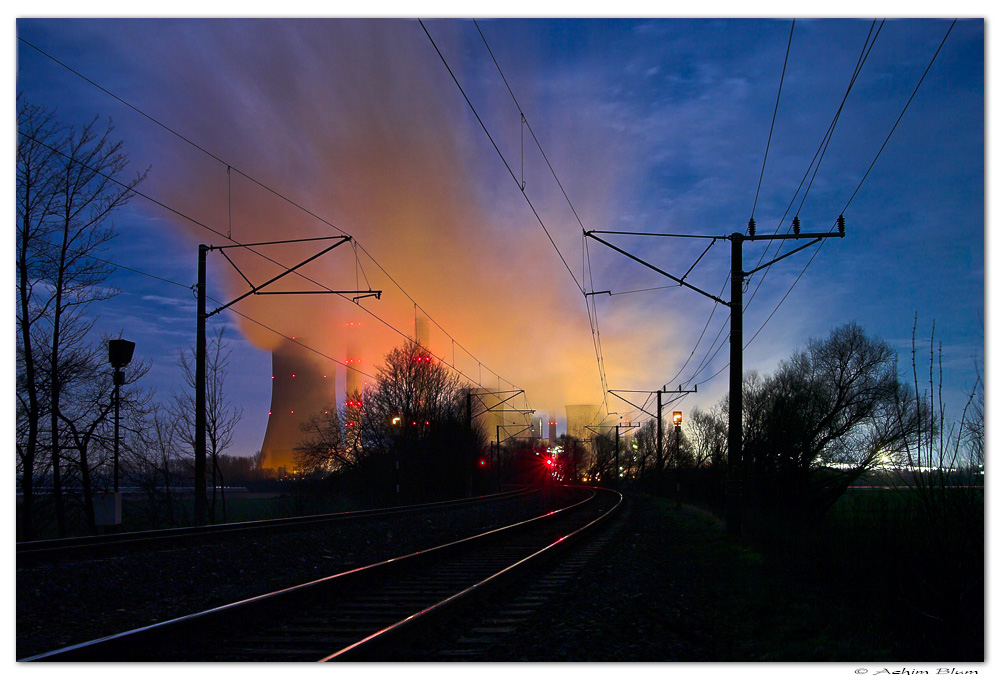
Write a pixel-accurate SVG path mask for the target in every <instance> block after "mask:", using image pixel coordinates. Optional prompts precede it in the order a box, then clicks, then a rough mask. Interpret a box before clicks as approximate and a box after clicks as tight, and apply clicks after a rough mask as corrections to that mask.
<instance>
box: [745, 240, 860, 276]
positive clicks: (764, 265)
mask: <svg viewBox="0 0 1000 680" xmlns="http://www.w3.org/2000/svg"><path fill="white" fill-rule="evenodd" d="M804 238H809V239H812V240H811V241H809V243H806V244H805V245H802V246H799V247H798V248H795V249H794V250H789V251H788V252H787V253H785V254H784V255H779V256H778V257H776V258H774V259H773V260H771V261H770V262H768V263H767V264H762V265H760V266H759V267H757V268H756V269H751V270H750V271H748V272H743V275H744V276H750V275H751V274H756V273H757V272H759V271H760V270H761V269H767V268H768V267H770V266H771V265H772V264H774V263H775V262H780V261H781V260H784V259H785V258H786V257H789V256H790V255H794V254H795V253H797V252H799V251H801V250H805V249H806V248H808V247H809V246H814V245H816V244H817V243H819V242H820V241H822V240H823V239H825V238H844V234H843V232H830V233H826V234H771V235H770V236H744V237H743V240H744V241H785V240H799V239H804Z"/></svg>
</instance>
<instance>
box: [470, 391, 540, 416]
mask: <svg viewBox="0 0 1000 680" xmlns="http://www.w3.org/2000/svg"><path fill="white" fill-rule="evenodd" d="M468 394H469V398H470V399H471V398H472V397H476V398H477V399H478V400H479V403H480V404H482V405H483V406H484V407H485V408H484V409H483V410H482V411H480V412H478V413H472V414H471V415H470V418H478V417H479V416H481V415H483V414H484V413H534V412H535V411H534V409H501V408H498V407H500V406H503V405H504V404H506V403H507V402H508V401H510V400H511V399H513V398H514V397H516V396H518V395H519V394H524V390H497V391H496V392H469V393H468ZM487 394H490V395H501V394H509V395H510V396H509V397H506V398H505V399H503V400H501V401H498V402H497V403H496V404H494V405H493V406H486V404H485V403H483V399H482V398H483V396H484V395H487ZM469 408H470V411H471V406H470V407H469Z"/></svg>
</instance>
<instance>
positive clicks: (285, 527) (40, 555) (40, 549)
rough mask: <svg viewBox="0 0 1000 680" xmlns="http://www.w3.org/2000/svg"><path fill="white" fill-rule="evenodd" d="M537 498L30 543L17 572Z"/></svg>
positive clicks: (508, 495)
mask: <svg viewBox="0 0 1000 680" xmlns="http://www.w3.org/2000/svg"><path fill="white" fill-rule="evenodd" d="M537 493H538V490H537V489H515V490H511V491H505V492H502V493H496V494H489V495H485V496H476V497H474V498H461V499H456V500H448V501H438V502H435V503H421V504H417V505H405V506H399V507H394V508H378V509H373V510H356V511H351V512H337V513H327V514H320V515H308V516H303V517H288V518H282V519H270V520H257V521H251V522H232V523H227V524H214V525H208V526H200V527H178V528H173V529H156V530H150V531H134V532H127V533H122V534H106V535H103V536H79V537H74V538H57V539H50V540H42V541H25V542H21V543H18V544H17V547H16V556H17V564H18V566H28V565H32V564H38V563H41V562H52V561H58V560H64V559H77V558H79V557H81V556H102V555H109V554H114V553H116V552H118V551H122V550H130V549H135V548H147V547H160V546H165V545H168V546H174V545H182V544H197V543H211V542H215V541H217V540H220V539H225V538H227V537H233V536H240V535H250V534H255V533H264V532H277V531H295V530H299V529H309V528H316V527H322V526H325V525H334V524H347V523H351V522H359V521H364V520H381V519H389V518H392V517H402V516H406V515H414V514H419V513H426V512H433V511H437V510H442V511H447V510H455V509H459V508H463V507H469V506H472V505H479V504H486V503H492V502H499V501H505V500H510V499H515V498H518V497H523V496H528V495H535V494H537Z"/></svg>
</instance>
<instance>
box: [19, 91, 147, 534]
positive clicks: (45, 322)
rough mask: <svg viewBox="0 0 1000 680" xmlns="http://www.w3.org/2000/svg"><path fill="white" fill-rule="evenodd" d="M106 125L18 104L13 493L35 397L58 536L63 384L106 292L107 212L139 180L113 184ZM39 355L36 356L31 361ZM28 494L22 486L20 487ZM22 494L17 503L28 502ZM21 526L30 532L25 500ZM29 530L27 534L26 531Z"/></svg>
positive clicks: (120, 155)
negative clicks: (65, 119)
mask: <svg viewBox="0 0 1000 680" xmlns="http://www.w3.org/2000/svg"><path fill="white" fill-rule="evenodd" d="M112 131H113V126H112V125H111V123H110V122H109V123H108V124H107V126H106V128H105V129H104V130H103V131H101V130H98V127H97V123H96V119H95V120H94V121H91V122H90V123H88V124H87V125H84V126H83V127H82V128H80V129H76V128H73V127H63V126H61V125H58V124H57V123H56V122H55V121H54V116H53V114H52V112H51V111H49V110H46V109H42V108H40V107H33V106H31V105H29V104H27V103H25V102H23V101H20V102H19V106H18V132H19V138H18V184H17V186H18V216H17V217H18V239H19V242H18V260H17V261H18V266H17V269H18V297H19V315H18V325H19V329H18V331H19V332H18V342H19V348H18V349H19V351H18V358H19V361H20V366H19V375H22V376H23V380H22V381H21V382H20V385H19V393H21V394H23V398H19V403H22V408H23V412H24V417H23V419H22V421H23V423H24V426H25V432H24V438H23V446H20V447H19V453H20V454H21V463H22V465H21V467H22V487H23V483H24V479H25V478H30V477H32V475H33V474H34V471H35V469H37V449H38V443H39V437H40V434H41V432H42V423H41V416H42V412H41V409H42V407H41V403H42V399H43V397H42V395H40V393H39V391H40V389H41V387H42V386H45V388H46V394H45V395H44V400H45V401H46V404H45V411H46V413H45V415H46V416H47V419H48V436H49V441H48V449H49V464H50V470H51V475H52V486H53V497H54V500H55V506H56V516H57V522H58V524H59V530H60V533H61V534H63V535H64V534H65V533H66V512H65V504H64V501H63V494H62V472H63V470H62V452H63V443H62V428H63V423H65V422H66V418H65V416H64V414H61V410H62V400H63V397H64V395H65V394H66V393H67V391H69V390H70V389H72V386H71V385H70V383H69V382H68V381H71V380H73V379H77V378H80V377H81V376H84V375H86V374H87V372H86V371H81V370H79V369H78V367H79V365H80V364H81V363H84V362H85V357H86V356H87V355H88V353H89V352H90V351H91V350H90V348H89V347H88V346H87V339H88V337H89V333H90V330H91V328H92V326H93V322H94V320H93V318H92V317H88V316H87V313H86V310H87V307H88V306H89V305H91V304H92V303H94V302H98V301H101V300H106V299H108V298H109V297H111V296H112V295H113V294H114V291H113V290H112V289H109V288H106V287H104V286H103V283H104V282H105V281H106V280H107V278H108V276H109V275H110V273H111V271H112V266H111V265H109V264H108V263H107V262H106V261H105V260H103V259H102V258H100V257H99V254H100V253H101V252H102V251H103V250H104V249H106V247H107V245H108V244H109V243H110V241H111V240H112V239H113V238H114V235H115V229H114V226H113V225H112V224H111V223H110V218H111V216H112V214H113V213H114V212H115V211H116V210H118V209H119V208H121V207H123V206H124V205H125V204H126V203H127V202H128V200H129V198H130V197H131V195H132V190H133V189H134V188H135V186H136V185H138V184H139V183H140V182H141V181H143V179H144V178H145V173H142V174H140V175H137V176H135V177H134V178H132V179H131V180H128V181H122V180H121V179H120V178H122V177H123V176H124V174H125V171H126V169H127V165H128V159H127V156H126V155H125V153H124V152H123V151H122V143H121V142H116V141H113V140H112V139H111V134H112ZM42 353H44V356H41V354H42ZM28 484H29V487H31V486H32V485H31V482H30V481H29V482H28ZM29 495H30V493H29V494H26V496H29ZM28 503H29V506H28V507H29V510H28V512H27V518H28V519H27V520H26V521H27V523H28V524H29V525H30V521H31V520H30V516H31V513H30V501H28ZM26 531H27V532H28V533H30V531H31V530H30V529H26Z"/></svg>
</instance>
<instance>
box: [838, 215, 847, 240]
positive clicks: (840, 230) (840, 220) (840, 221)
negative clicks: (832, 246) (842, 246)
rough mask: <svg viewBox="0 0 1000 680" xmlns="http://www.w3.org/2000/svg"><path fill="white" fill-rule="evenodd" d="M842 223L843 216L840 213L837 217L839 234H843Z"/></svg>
mask: <svg viewBox="0 0 1000 680" xmlns="http://www.w3.org/2000/svg"><path fill="white" fill-rule="evenodd" d="M844 224H845V222H844V216H843V215H841V216H840V217H838V218H837V231H838V232H840V235H841V236H843V235H844Z"/></svg>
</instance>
